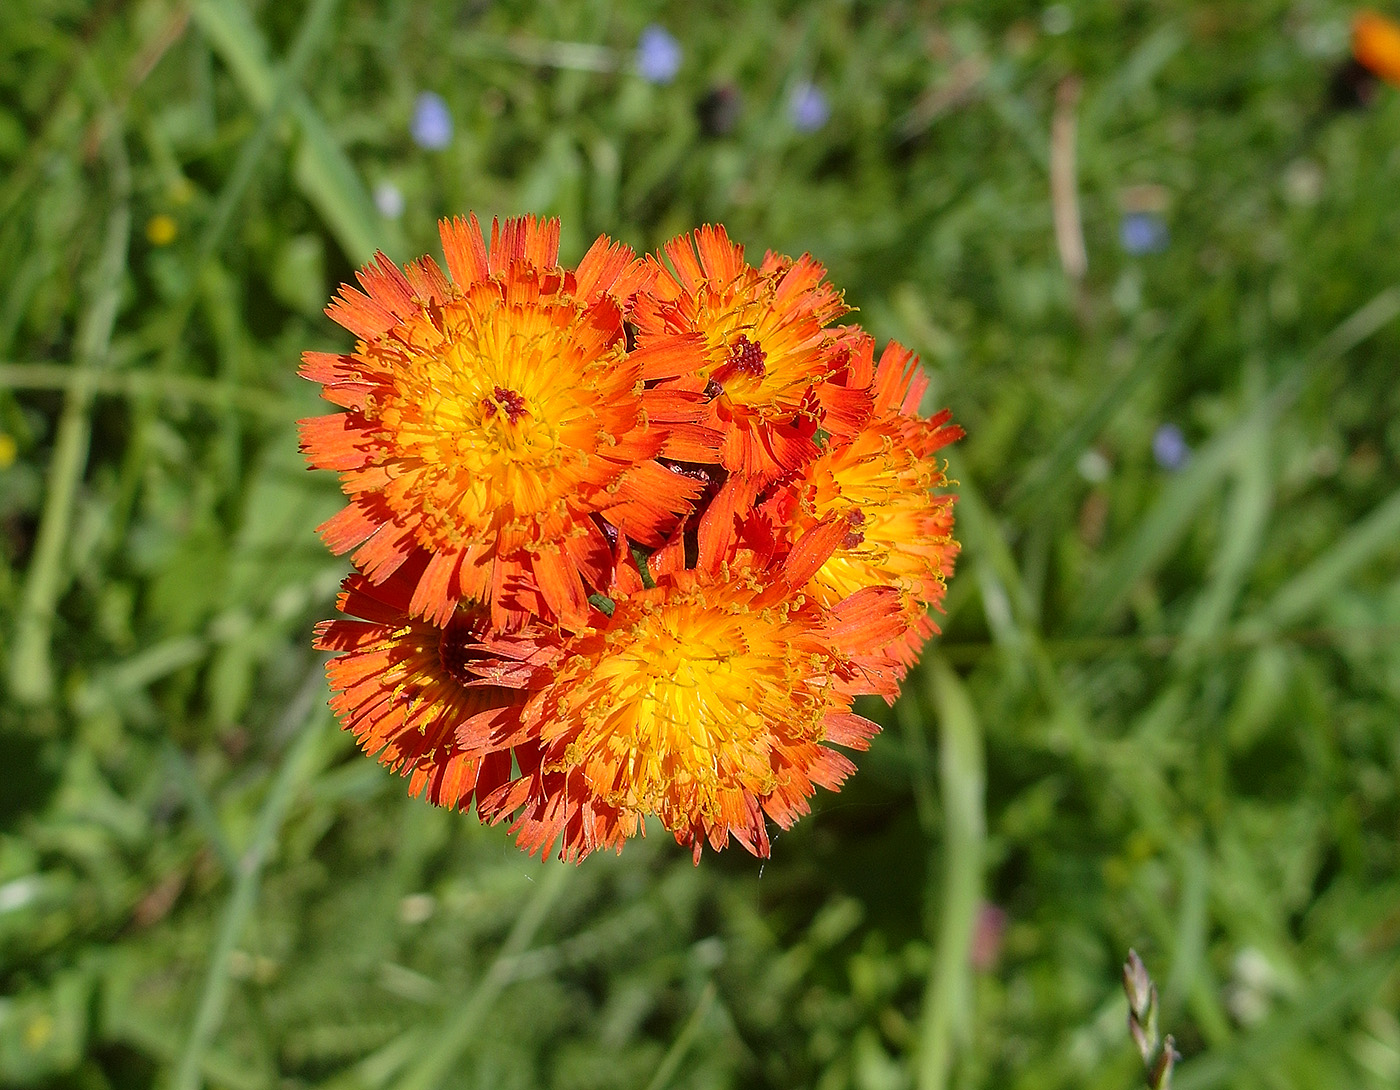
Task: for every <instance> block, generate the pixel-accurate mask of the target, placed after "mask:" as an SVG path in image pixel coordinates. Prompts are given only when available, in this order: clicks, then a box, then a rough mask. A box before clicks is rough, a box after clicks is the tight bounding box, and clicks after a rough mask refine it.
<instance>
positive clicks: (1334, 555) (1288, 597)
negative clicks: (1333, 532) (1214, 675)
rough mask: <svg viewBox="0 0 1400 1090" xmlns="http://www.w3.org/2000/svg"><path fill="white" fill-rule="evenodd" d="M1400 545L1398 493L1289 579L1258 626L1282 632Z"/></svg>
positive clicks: (1399, 492) (1392, 495) (1399, 494)
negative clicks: (1375, 560)
mask: <svg viewBox="0 0 1400 1090" xmlns="http://www.w3.org/2000/svg"><path fill="white" fill-rule="evenodd" d="M1397 543H1400V491H1397V492H1394V493H1392V494H1391V496H1390V498H1389V499H1388V500H1386V501H1385V502H1384V503H1382V504H1381V505H1380V506H1379V507H1377V508H1376V509H1375V510H1374V511H1372V512H1371V513H1370V514H1369V515H1367V516H1366V517H1365V518H1364V519H1362V520H1361V521H1360V522H1358V523H1357V524H1356V525H1355V526H1353V527H1352V528H1351V529H1350V530H1349V531H1347V533H1346V534H1345V535H1344V536H1343V537H1342V539H1341V540H1340V541H1338V542H1337V543H1336V544H1335V545H1333V546H1332V547H1331V548H1330V549H1328V550H1327V552H1325V553H1323V554H1322V555H1321V556H1320V557H1318V558H1317V559H1316V560H1314V561H1313V562H1312V563H1311V564H1309V565H1308V566H1307V567H1306V568H1304V569H1303V570H1302V571H1301V572H1299V573H1298V574H1297V575H1296V576H1294V577H1293V578H1292V579H1290V580H1289V581H1288V582H1287V583H1286V584H1285V585H1284V587H1283V588H1282V589H1281V590H1280V591H1279V592H1278V593H1277V594H1276V595H1275V596H1274V599H1273V600H1272V601H1271V602H1270V603H1269V605H1268V606H1267V607H1266V609H1265V610H1264V614H1263V616H1262V617H1261V618H1260V623H1261V624H1262V625H1263V626H1264V627H1266V628H1269V627H1272V628H1286V627H1288V626H1289V625H1293V624H1297V623H1298V622H1299V621H1301V620H1303V619H1304V618H1305V617H1306V616H1307V615H1308V614H1309V613H1311V612H1312V611H1313V610H1315V609H1317V608H1318V607H1319V606H1320V605H1322V604H1323V603H1324V602H1325V601H1326V600H1327V598H1328V596H1330V595H1331V594H1332V593H1334V592H1335V591H1336V590H1337V588H1338V587H1339V586H1340V585H1341V584H1342V582H1343V580H1345V579H1346V578H1347V576H1349V575H1351V573H1352V572H1354V571H1356V570H1357V569H1358V568H1360V567H1362V566H1363V565H1365V564H1368V563H1369V562H1370V561H1372V560H1373V559H1375V558H1376V557H1377V556H1380V555H1382V554H1384V553H1385V552H1386V551H1387V550H1392V551H1393V550H1394V549H1395V548H1396V545H1397Z"/></svg>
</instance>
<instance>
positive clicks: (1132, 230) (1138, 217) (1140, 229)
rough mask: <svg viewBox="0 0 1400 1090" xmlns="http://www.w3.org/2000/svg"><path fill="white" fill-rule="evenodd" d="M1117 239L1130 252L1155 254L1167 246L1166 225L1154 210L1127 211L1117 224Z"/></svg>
mask: <svg viewBox="0 0 1400 1090" xmlns="http://www.w3.org/2000/svg"><path fill="white" fill-rule="evenodd" d="M1118 241H1119V243H1120V244H1121V245H1122V247H1123V249H1124V251H1126V252H1127V253H1130V254H1134V255H1137V254H1156V253H1161V252H1162V251H1163V250H1165V249H1166V248H1167V242H1168V235H1167V225H1166V222H1165V221H1164V220H1163V219H1162V217H1161V216H1159V215H1157V214H1156V213H1155V212H1129V213H1128V214H1127V215H1125V216H1124V217H1123V221H1122V222H1121V223H1120V224H1119V225H1118Z"/></svg>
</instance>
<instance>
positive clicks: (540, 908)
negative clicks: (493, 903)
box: [398, 861, 574, 1090]
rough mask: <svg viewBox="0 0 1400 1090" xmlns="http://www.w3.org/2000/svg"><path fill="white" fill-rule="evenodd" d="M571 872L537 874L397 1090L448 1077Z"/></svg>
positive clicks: (430, 1089)
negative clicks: (488, 958) (462, 997)
mask: <svg viewBox="0 0 1400 1090" xmlns="http://www.w3.org/2000/svg"><path fill="white" fill-rule="evenodd" d="M573 869H574V868H573V867H572V866H571V865H569V864H567V863H561V862H556V861H551V862H548V863H546V864H545V865H544V870H543V873H542V874H541V876H540V878H539V880H538V881H536V882H535V889H534V892H533V894H532V895H531V896H530V899H529V900H528V901H527V902H526V903H525V907H524V908H523V909H522V910H521V913H520V916H519V918H517V919H516V921H515V926H514V927H512V928H511V930H510V934H508V935H507V936H506V941H505V942H504V943H502V944H501V949H500V951H499V952H498V953H497V954H496V958H495V960H494V961H493V962H492V963H491V967H490V968H489V969H487V970H486V974H485V976H483V977H482V979H481V981H480V983H478V984H477V986H476V988H475V989H473V991H472V994H471V996H470V997H469V998H468V999H467V1001H466V1002H465V1003H463V1004H462V1005H461V1006H460V1007H459V1008H458V1009H457V1011H456V1013H455V1014H453V1015H452V1016H451V1017H450V1018H448V1020H447V1022H446V1023H445V1024H444V1025H443V1026H442V1028H441V1029H440V1030H439V1031H438V1032H437V1033H436V1034H435V1035H434V1037H433V1045H432V1048H431V1049H430V1050H429V1051H428V1052H427V1054H426V1055H424V1056H423V1058H422V1059H421V1060H420V1061H419V1062H418V1063H417V1064H416V1065H415V1066H414V1067H413V1068H412V1069H411V1070H410V1071H409V1072H408V1074H407V1075H405V1076H404V1078H403V1079H401V1080H400V1081H399V1083H398V1090H437V1087H439V1086H442V1085H443V1083H444V1080H445V1079H446V1078H447V1077H448V1075H449V1073H450V1072H451V1071H452V1070H453V1069H454V1068H455V1067H456V1065H457V1063H458V1062H459V1061H460V1059H461V1057H462V1054H463V1053H464V1052H466V1050H467V1049H468V1048H469V1047H470V1046H471V1043H472V1038H473V1037H474V1036H475V1035H476V1032H477V1029H478V1028H479V1027H480V1025H481V1020H482V1019H483V1018H484V1017H485V1016H486V1012H487V1011H489V1010H490V1009H491V1005H492V1004H493V1003H494V1002H495V1001H496V997H497V996H498V995H500V993H501V990H502V989H503V988H504V987H505V986H506V984H507V983H508V982H509V979H510V974H509V972H508V968H509V965H510V962H511V960H512V959H514V958H515V957H516V956H517V955H518V954H520V953H521V952H523V951H524V950H525V949H526V948H527V947H528V946H529V945H530V943H531V942H533V941H534V938H535V933H536V932H538V931H539V929H540V927H541V926H542V925H543V924H544V921H545V917H546V916H547V915H548V914H549V910H550V908H551V907H553V905H554V902H555V900H556V899H557V898H558V896H559V894H560V893H561V892H563V889H564V886H565V884H566V883H567V882H568V879H569V875H570V874H571V873H572V872H573Z"/></svg>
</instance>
